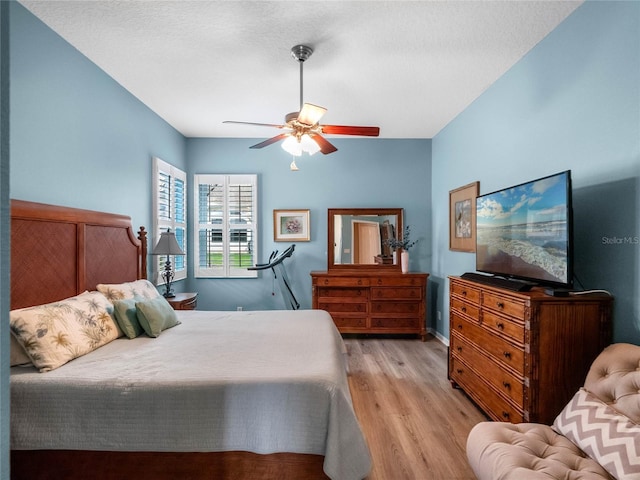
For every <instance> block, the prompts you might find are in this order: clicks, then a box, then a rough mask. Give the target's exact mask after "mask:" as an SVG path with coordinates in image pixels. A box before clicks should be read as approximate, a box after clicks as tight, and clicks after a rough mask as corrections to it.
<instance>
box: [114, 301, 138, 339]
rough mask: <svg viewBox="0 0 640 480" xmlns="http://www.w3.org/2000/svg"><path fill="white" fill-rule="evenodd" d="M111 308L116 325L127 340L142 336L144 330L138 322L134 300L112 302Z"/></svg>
mask: <svg viewBox="0 0 640 480" xmlns="http://www.w3.org/2000/svg"><path fill="white" fill-rule="evenodd" d="M113 308H114V310H115V315H116V320H117V321H118V325H120V329H121V330H122V331H123V332H124V334H125V335H126V336H127V337H128V338H136V337H137V336H139V335H142V333H143V332H144V330H143V329H142V326H141V325H140V322H139V321H138V314H137V313H136V299H135V298H127V299H125V300H115V301H114V302H113Z"/></svg>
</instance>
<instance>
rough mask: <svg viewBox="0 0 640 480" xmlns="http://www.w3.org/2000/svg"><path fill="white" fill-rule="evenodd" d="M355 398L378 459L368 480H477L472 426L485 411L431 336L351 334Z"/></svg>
mask: <svg viewBox="0 0 640 480" xmlns="http://www.w3.org/2000/svg"><path fill="white" fill-rule="evenodd" d="M345 343H346V345H347V350H348V354H349V386H350V388H351V395H352V398H353V404H354V408H355V411H356V414H357V416H358V419H359V420H360V424H361V426H362V429H363V431H364V434H365V436H366V438H367V442H368V444H369V449H370V451H371V456H372V458H373V468H372V470H371V474H370V475H369V476H368V477H367V480H427V479H432V480H475V478H476V477H475V476H474V475H473V472H472V471H471V469H470V468H469V465H468V464H467V460H466V453H465V445H466V440H467V434H468V433H469V430H471V428H472V427H473V426H474V425H475V424H476V423H478V422H481V421H484V420H486V417H485V416H484V415H483V414H482V413H481V412H480V411H479V410H478V409H477V408H476V407H475V406H474V405H473V403H472V402H471V401H470V400H469V399H468V398H467V397H466V396H465V395H464V393H462V392H461V391H460V390H457V389H454V388H452V387H451V384H450V383H449V380H447V349H446V347H445V346H444V345H443V344H442V343H440V342H439V341H438V340H436V339H434V338H432V337H429V338H428V340H427V341H426V342H421V341H419V340H415V339H396V338H393V339H387V338H379V337H375V338H374V337H372V338H355V337H346V338H345Z"/></svg>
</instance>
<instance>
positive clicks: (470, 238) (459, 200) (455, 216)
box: [449, 182, 480, 252]
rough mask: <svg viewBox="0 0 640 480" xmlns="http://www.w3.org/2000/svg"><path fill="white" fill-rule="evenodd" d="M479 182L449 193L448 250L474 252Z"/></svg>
mask: <svg viewBox="0 0 640 480" xmlns="http://www.w3.org/2000/svg"><path fill="white" fill-rule="evenodd" d="M479 191H480V182H473V183H470V184H469V185H465V186H464V187H460V188H456V189H455V190H451V191H450V192H449V250H456V251H458V252H475V251H476V197H477V196H478V192H479Z"/></svg>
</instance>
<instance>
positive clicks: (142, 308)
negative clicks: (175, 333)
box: [136, 297, 180, 337]
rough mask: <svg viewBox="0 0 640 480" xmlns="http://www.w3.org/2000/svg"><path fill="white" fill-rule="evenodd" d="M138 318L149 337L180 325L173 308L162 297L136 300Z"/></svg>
mask: <svg viewBox="0 0 640 480" xmlns="http://www.w3.org/2000/svg"><path fill="white" fill-rule="evenodd" d="M136 308H137V309H138V320H139V321H140V325H142V328H144V331H145V332H146V334H147V335H149V336H150V337H157V336H158V335H160V332H162V331H163V330H166V329H167V328H171V327H175V326H176V325H180V320H178V316H177V315H176V312H175V310H174V309H173V308H172V307H171V305H170V304H169V302H167V300H166V299H165V298H164V297H158V298H154V299H152V300H143V301H139V302H136Z"/></svg>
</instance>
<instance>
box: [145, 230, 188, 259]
mask: <svg viewBox="0 0 640 480" xmlns="http://www.w3.org/2000/svg"><path fill="white" fill-rule="evenodd" d="M151 254H152V255H184V252H183V251H182V249H181V248H180V245H178V241H177V240H176V234H175V233H173V232H172V231H171V230H167V231H166V232H162V233H161V234H160V240H158V243H157V244H156V246H155V247H154V249H153V252H151Z"/></svg>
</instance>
